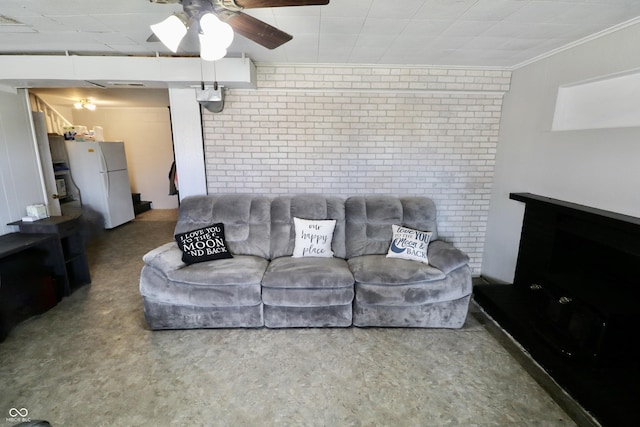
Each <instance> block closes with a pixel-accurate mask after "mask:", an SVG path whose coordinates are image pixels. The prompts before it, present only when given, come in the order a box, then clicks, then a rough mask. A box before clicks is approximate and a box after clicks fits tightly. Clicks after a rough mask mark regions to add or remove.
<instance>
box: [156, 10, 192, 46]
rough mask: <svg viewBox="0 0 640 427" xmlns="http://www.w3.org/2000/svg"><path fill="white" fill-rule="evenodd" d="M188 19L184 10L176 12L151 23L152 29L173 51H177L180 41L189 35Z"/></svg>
mask: <svg viewBox="0 0 640 427" xmlns="http://www.w3.org/2000/svg"><path fill="white" fill-rule="evenodd" d="M188 22H189V21H188V19H187V16H186V14H185V13H184V12H178V13H174V14H173V15H171V16H169V17H168V18H167V19H165V20H164V21H162V22H159V23H157V24H153V25H150V28H151V31H153V34H155V35H156V36H157V37H158V38H159V39H160V41H161V42H162V43H163V44H164V45H165V46H166V47H167V48H168V49H169V50H171V52H174V53H175V52H177V51H178V46H179V45H180V42H181V41H182V39H183V38H184V36H185V35H187V30H188V29H189V25H188Z"/></svg>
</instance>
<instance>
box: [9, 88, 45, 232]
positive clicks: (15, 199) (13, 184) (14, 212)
mask: <svg viewBox="0 0 640 427" xmlns="http://www.w3.org/2000/svg"><path fill="white" fill-rule="evenodd" d="M30 117H31V110H30V107H29V105H28V103H27V97H26V95H25V93H24V91H23V90H19V91H18V93H17V94H15V93H7V92H2V91H0V234H6V233H10V232H14V231H18V229H17V227H14V226H7V225H6V224H7V223H9V222H13V221H18V220H20V219H21V218H22V217H23V216H24V215H26V207H27V205H31V204H34V203H44V202H45V200H44V194H43V190H42V181H41V178H40V168H39V165H38V160H37V154H36V149H35V146H34V142H33V141H34V139H33V133H32V128H31V121H30Z"/></svg>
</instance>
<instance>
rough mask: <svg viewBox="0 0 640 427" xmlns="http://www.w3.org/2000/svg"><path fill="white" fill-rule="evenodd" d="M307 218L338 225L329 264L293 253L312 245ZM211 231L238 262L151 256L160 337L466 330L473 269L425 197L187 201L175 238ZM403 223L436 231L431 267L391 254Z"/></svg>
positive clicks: (145, 272) (146, 277)
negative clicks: (445, 235)
mask: <svg viewBox="0 0 640 427" xmlns="http://www.w3.org/2000/svg"><path fill="white" fill-rule="evenodd" d="M299 219H304V220H312V222H311V224H312V225H313V226H315V224H316V223H315V222H313V221H320V222H319V223H318V224H320V223H321V224H323V227H324V224H331V225H332V226H333V227H334V228H333V233H332V239H331V238H330V239H329V240H330V251H328V252H329V254H328V255H327V254H323V255H322V256H315V255H314V254H313V253H312V254H311V256H301V255H300V252H299V251H298V250H294V249H296V248H295V247H296V245H299V244H300V242H299V241H297V240H296V239H297V238H298V239H300V238H307V237H308V236H305V235H304V233H303V236H302V237H301V236H300V235H299V232H300V230H298V236H296V227H295V226H294V222H295V221H300V220H299ZM212 224H218V225H220V227H219V228H223V229H224V240H225V242H224V243H226V246H225V248H226V250H228V252H229V253H230V254H231V255H228V254H223V255H227V256H232V257H222V258H221V259H214V260H209V261H202V262H196V263H192V264H186V263H185V262H184V261H183V250H181V248H180V247H179V246H178V244H177V243H176V242H170V243H167V244H165V245H162V246H160V247H158V248H156V249H154V250H152V251H150V252H149V253H147V254H146V255H145V256H144V258H143V260H144V266H143V268H142V272H141V276H140V293H141V295H142V299H143V307H144V315H145V319H146V321H147V323H148V325H149V327H150V328H151V329H154V330H156V329H189V328H232V327H263V326H266V327H268V328H287V327H348V326H351V325H355V326H359V327H367V326H375V327H432V328H459V327H461V326H462V325H463V324H464V321H465V319H466V316H467V310H468V306H469V300H470V298H471V290H472V285H471V271H470V269H469V266H468V261H469V259H468V257H467V256H466V255H465V254H464V253H462V252H461V251H460V250H458V249H456V248H455V247H453V246H452V245H451V244H449V243H446V242H444V241H441V240H439V239H438V234H437V221H436V207H435V204H434V203H433V201H432V200H431V199H428V198H426V197H393V196H356V197H350V198H347V199H346V200H345V199H341V198H339V197H329V196H323V195H318V194H307V195H296V196H282V197H275V198H267V197H262V196H256V195H248V194H225V195H207V196H193V197H188V198H185V199H184V200H183V201H182V203H181V206H180V209H179V216H178V222H177V225H176V228H175V233H176V235H181V234H183V233H188V232H193V230H200V229H202V228H203V227H209V226H211V225H212ZM394 225H396V226H401V227H405V228H409V229H415V230H420V231H422V232H429V233H428V236H427V237H430V240H428V246H427V250H426V251H425V252H426V253H425V254H423V255H426V257H427V259H428V262H420V261H416V260H409V259H402V258H397V257H391V256H390V255H393V254H392V253H391V251H390V245H391V243H392V240H394V239H392V238H393V237H394V230H396V228H397V227H396V228H393V229H392V226H394ZM396 231H403V229H402V228H400V229H398V230H396ZM421 235H422V236H424V235H425V234H424V233H422V234H421ZM325 237H326V236H325ZM396 237H397V235H396ZM313 238H316V239H319V237H318V236H313V235H312V236H311V239H313ZM216 239H217V241H220V239H218V238H217V237H216ZM394 242H395V240H394ZM202 245H203V247H204V244H202ZM391 246H393V245H391ZM183 249H184V248H183ZM327 249H328V248H327ZM223 250H224V249H220V251H223ZM216 251H218V250H217V249H216ZM214 252H215V251H214ZM331 252H332V253H331ZM415 253H417V254H420V252H419V251H418V252H415ZM307 255H308V254H307ZM388 255H389V256H388ZM214 256H217V255H214Z"/></svg>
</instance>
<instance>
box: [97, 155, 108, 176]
mask: <svg viewBox="0 0 640 427" xmlns="http://www.w3.org/2000/svg"><path fill="white" fill-rule="evenodd" d="M98 154H99V155H100V172H108V171H109V169H108V167H107V159H106V158H105V157H104V153H103V152H102V150H98Z"/></svg>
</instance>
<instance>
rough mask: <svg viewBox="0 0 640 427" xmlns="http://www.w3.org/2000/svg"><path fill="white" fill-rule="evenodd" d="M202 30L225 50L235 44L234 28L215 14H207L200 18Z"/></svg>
mask: <svg viewBox="0 0 640 427" xmlns="http://www.w3.org/2000/svg"><path fill="white" fill-rule="evenodd" d="M200 30H202V33H204V34H205V35H207V36H211V37H212V38H211V40H215V43H216V44H217V45H218V46H222V47H224V48H225V49H226V48H228V47H229V46H230V45H231V42H233V36H234V34H233V28H231V25H229V24H227V23H226V22H222V21H221V20H220V19H219V18H218V17H217V16H216V15H215V14H213V13H205V14H204V15H202V17H201V18H200Z"/></svg>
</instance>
